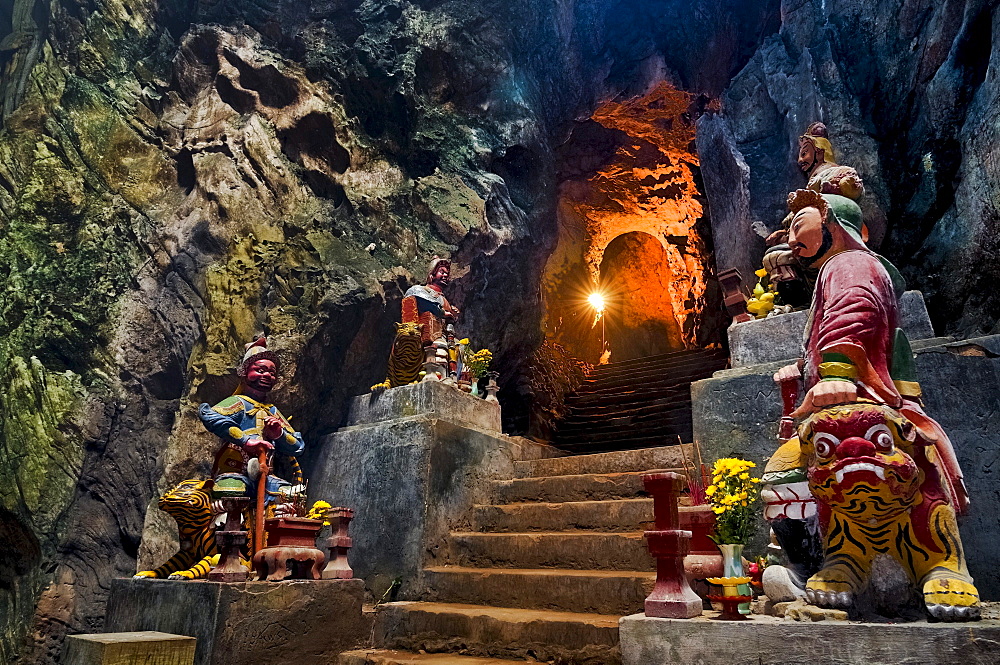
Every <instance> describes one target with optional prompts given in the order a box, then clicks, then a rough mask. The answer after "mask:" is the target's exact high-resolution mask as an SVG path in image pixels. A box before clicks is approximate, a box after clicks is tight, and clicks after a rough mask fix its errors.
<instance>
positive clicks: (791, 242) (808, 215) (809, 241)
mask: <svg viewBox="0 0 1000 665" xmlns="http://www.w3.org/2000/svg"><path fill="white" fill-rule="evenodd" d="M828 233H829V232H828ZM823 241H824V233H823V215H822V213H820V211H819V210H818V209H817V208H803V209H802V210H800V211H798V212H797V213H795V217H793V218H792V224H791V226H790V227H789V229H788V246H789V247H791V249H792V254H794V255H795V258H797V259H800V260H805V261H806V262H807V263H812V262H813V261H815V260H816V259H819V258H821V255H820V252H822V251H824V244H825V243H824V242H823ZM826 249H829V248H826ZM809 259H812V260H811V261H810V260H809Z"/></svg>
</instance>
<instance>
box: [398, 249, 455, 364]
mask: <svg viewBox="0 0 1000 665" xmlns="http://www.w3.org/2000/svg"><path fill="white" fill-rule="evenodd" d="M450 278H451V261H449V260H448V259H441V258H437V257H435V258H434V260H433V261H431V264H430V267H429V269H428V271H427V282H426V284H418V285H416V286H412V287H410V288H409V289H408V290H407V292H406V293H405V294H404V295H403V324H404V325H405V324H408V323H409V324H418V325H421V326H423V328H422V329H421V332H420V335H421V343H422V344H423V347H424V353H425V357H424V369H425V370H426V372H427V374H426V375H425V376H424V380H425V381H433V380H435V379H437V378H447V376H448V367H449V364H450V363H451V357H450V354H449V344H448V339H447V335H448V334H449V332H452V331H453V329H451V330H449V327H450V326H453V325H454V323H455V322H456V321H457V320H458V315H459V311H458V308H457V307H455V306H454V305H452V304H451V303H449V302H448V299H447V298H445V297H444V287H446V286H448V282H449V280H450ZM452 334H453V332H452Z"/></svg>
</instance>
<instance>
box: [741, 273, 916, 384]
mask: <svg viewBox="0 0 1000 665" xmlns="http://www.w3.org/2000/svg"><path fill="white" fill-rule="evenodd" d="M808 314H809V313H808V312H807V311H806V310H802V311H799V312H792V313H790V314H782V315H780V316H772V317H770V318H766V319H756V320H753V321H747V322H745V323H734V324H733V325H731V326H729V350H730V356H731V358H732V364H733V367H744V366H748V365H758V364H761V363H773V362H778V361H785V360H790V359H792V358H798V357H799V356H800V355H801V353H802V334H803V331H804V330H805V327H806V318H807V317H808ZM899 327H900V328H902V329H903V330H905V331H906V335H907V337H909V339H910V341H911V342H912V341H914V340H918V339H927V338H928V337H933V336H934V328H933V326H931V319H930V316H929V315H928V314H927V306H926V305H925V304H924V296H923V294H922V293H921V292H920V291H907V292H905V293H904V294H903V295H902V296H901V297H900V299H899Z"/></svg>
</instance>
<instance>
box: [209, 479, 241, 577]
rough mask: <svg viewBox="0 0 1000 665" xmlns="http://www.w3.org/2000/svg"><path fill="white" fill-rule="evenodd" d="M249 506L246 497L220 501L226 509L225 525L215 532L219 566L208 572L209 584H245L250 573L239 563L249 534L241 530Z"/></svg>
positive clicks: (228, 498)
mask: <svg viewBox="0 0 1000 665" xmlns="http://www.w3.org/2000/svg"><path fill="white" fill-rule="evenodd" d="M249 505H250V499H249V498H248V497H227V498H224V499H222V507H223V508H225V509H226V525H225V527H224V528H223V529H222V530H221V531H216V532H215V542H216V543H218V545H219V552H220V555H219V565H217V566H216V567H215V568H213V569H212V570H210V571H209V573H208V580H209V581H210V582H245V581H246V579H247V576H248V575H249V574H250V571H248V570H247V567H246V566H244V565H243V563H242V562H241V559H242V553H243V548H244V547H245V546H246V544H247V538H248V536H249V534H248V533H247V532H246V531H244V530H243V511H244V510H246V508H247V506H249Z"/></svg>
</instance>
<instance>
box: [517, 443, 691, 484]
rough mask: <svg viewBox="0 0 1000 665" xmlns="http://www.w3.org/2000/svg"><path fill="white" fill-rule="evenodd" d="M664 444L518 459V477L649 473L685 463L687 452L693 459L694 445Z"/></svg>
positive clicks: (673, 467) (677, 466)
mask: <svg viewBox="0 0 1000 665" xmlns="http://www.w3.org/2000/svg"><path fill="white" fill-rule="evenodd" d="M683 453H684V454H683V455H682V451H681V448H680V446H676V445H674V446H660V447H657V448H644V449H642V450H621V451H616V452H612V453H601V454H599V455H567V456H565V457H552V458H549V459H539V460H530V461H526V462H514V476H515V477H516V478H540V477H543V476H576V475H580V474H604V473H627V472H635V471H643V472H646V471H647V470H648V469H675V468H679V467H681V466H683V464H684V455H686V456H687V459H688V460H690V459H691V458H692V457H691V456H692V455H693V454H694V446H693V445H691V444H685V448H684V451H683Z"/></svg>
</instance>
